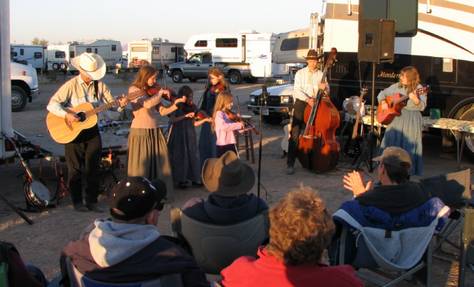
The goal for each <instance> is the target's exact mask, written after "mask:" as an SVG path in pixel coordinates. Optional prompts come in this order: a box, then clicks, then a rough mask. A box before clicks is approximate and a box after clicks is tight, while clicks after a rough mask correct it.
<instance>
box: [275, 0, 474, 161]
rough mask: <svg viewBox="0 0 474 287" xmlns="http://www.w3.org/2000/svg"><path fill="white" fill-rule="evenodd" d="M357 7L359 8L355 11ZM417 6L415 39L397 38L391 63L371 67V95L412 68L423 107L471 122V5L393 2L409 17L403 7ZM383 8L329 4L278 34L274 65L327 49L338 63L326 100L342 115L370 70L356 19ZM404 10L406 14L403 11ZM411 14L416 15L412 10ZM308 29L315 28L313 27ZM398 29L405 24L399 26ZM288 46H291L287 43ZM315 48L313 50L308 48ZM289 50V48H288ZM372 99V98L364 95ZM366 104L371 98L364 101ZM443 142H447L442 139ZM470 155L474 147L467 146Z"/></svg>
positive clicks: (342, 1) (341, 1)
mask: <svg viewBox="0 0 474 287" xmlns="http://www.w3.org/2000/svg"><path fill="white" fill-rule="evenodd" d="M359 2H360V5H359ZM413 2H414V4H415V6H416V4H418V5H417V7H418V8H417V9H418V10H417V11H418V13H414V14H415V15H416V16H417V19H415V21H416V22H415V23H417V28H416V30H415V33H416V35H414V36H412V37H398V36H397V37H396V38H395V42H394V47H395V48H394V51H395V55H394V61H393V63H380V64H377V65H376V66H375V95H377V94H378V92H379V91H380V90H381V89H383V88H385V87H387V86H389V85H390V84H391V83H393V82H396V81H397V80H398V72H399V71H400V69H401V68H402V67H404V66H408V65H413V66H416V67H417V68H418V70H419V72H420V75H421V81H422V82H423V83H425V84H428V85H430V93H429V95H428V106H427V108H426V109H425V112H426V113H429V111H430V109H439V110H441V113H442V116H443V117H450V118H457V119H464V120H473V119H474V20H473V19H474V4H473V2H472V1H471V0H456V1H447V0H436V1H422V0H418V2H417V1H416V0H415V1H408V0H406V1H400V2H398V1H392V2H391V3H400V6H399V7H396V8H401V9H405V10H404V12H408V10H407V8H406V5H407V4H413ZM374 3H380V5H385V4H386V1H375V2H374V1H367V0H359V1H356V0H350V1H349V0H328V1H326V3H325V4H324V9H323V14H322V15H321V16H318V17H314V16H313V18H316V20H315V21H313V20H314V19H312V21H311V26H310V27H308V28H306V29H303V30H301V31H300V32H299V33H297V32H296V31H294V32H290V33H285V34H280V35H278V37H280V39H279V41H277V44H276V45H275V49H274V54H273V55H274V60H275V62H279V63H287V62H292V63H293V62H304V58H303V56H304V55H306V52H307V51H308V48H309V47H315V48H316V49H317V50H318V51H320V52H324V53H325V54H327V53H328V52H329V51H330V50H331V48H332V47H336V48H337V50H338V54H337V59H338V61H337V63H336V65H335V66H334V67H333V68H332V70H331V72H330V75H329V80H330V84H331V98H332V100H333V102H334V104H336V106H337V107H338V108H339V109H341V108H342V103H343V101H344V99H345V98H348V97H350V96H352V95H357V94H358V93H359V87H360V84H361V83H363V84H368V85H369V86H370V84H371V79H372V68H371V67H372V64H371V63H368V62H360V61H359V60H358V41H359V34H358V27H359V23H358V19H359V11H362V10H363V9H366V8H367V7H366V6H364V5H370V4H372V8H373V7H375V8H379V7H377V5H375V6H374V5H373V4H374ZM404 7H405V8H404ZM414 11H416V10H414ZM313 23H314V24H315V25H314V27H313ZM399 24H405V23H403V21H399ZM289 41H290V42H292V44H291V45H288V43H290V42H289ZM311 43H314V45H315V46H311ZM288 46H290V47H291V49H290V47H288ZM369 94H371V92H369ZM368 100H370V97H369V99H368ZM444 139H446V138H444ZM467 146H468V147H469V149H470V151H471V152H474V142H473V141H472V140H467Z"/></svg>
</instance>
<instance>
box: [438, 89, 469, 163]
mask: <svg viewBox="0 0 474 287" xmlns="http://www.w3.org/2000/svg"><path fill="white" fill-rule="evenodd" d="M448 117H449V118H453V119H457V120H463V121H474V97H472V98H467V99H465V100H463V101H461V102H459V103H458V104H457V105H455V106H454V107H453V108H452V109H451V111H450V112H449V114H448ZM445 137H447V140H448V141H452V142H454V138H453V136H452V134H451V133H443V142H445V141H446V138H445ZM454 144H455V142H454ZM465 145H466V146H465V149H464V152H465V153H464V154H466V155H467V156H468V158H469V159H470V160H471V161H474V135H472V134H468V135H466V138H465Z"/></svg>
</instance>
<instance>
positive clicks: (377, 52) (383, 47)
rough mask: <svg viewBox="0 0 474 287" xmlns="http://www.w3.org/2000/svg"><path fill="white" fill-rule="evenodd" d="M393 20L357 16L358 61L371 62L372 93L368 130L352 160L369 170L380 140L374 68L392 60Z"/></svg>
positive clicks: (393, 45)
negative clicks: (359, 152) (376, 113)
mask: <svg viewBox="0 0 474 287" xmlns="http://www.w3.org/2000/svg"><path fill="white" fill-rule="evenodd" d="M394 49H395V21H394V20H388V19H361V18H359V45H358V53H357V57H358V60H359V63H360V62H371V63H372V93H371V100H370V105H371V109H370V131H369V132H368V133H365V138H364V144H363V145H362V151H361V154H360V155H359V157H358V158H357V160H356V161H355V162H354V165H355V167H356V169H358V168H359V167H360V165H361V163H363V162H365V163H366V164H367V167H368V169H369V172H372V171H373V165H372V158H373V157H374V151H375V149H376V148H377V146H378V143H379V142H380V135H378V134H377V132H376V130H375V128H374V122H375V121H374V120H375V68H376V64H380V63H385V62H390V63H393V61H394Z"/></svg>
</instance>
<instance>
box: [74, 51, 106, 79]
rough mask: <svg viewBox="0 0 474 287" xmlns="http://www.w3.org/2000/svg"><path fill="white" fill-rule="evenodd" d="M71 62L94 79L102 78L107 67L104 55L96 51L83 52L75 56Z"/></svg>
mask: <svg viewBox="0 0 474 287" xmlns="http://www.w3.org/2000/svg"><path fill="white" fill-rule="evenodd" d="M71 64H72V65H73V66H74V67H75V68H76V69H78V70H79V71H81V72H83V73H85V74H87V75H88V76H89V77H90V78H91V79H92V80H94V81H97V80H100V79H102V78H103V77H104V75H105V72H106V69H107V68H106V66H105V62H104V60H102V57H101V56H99V55H97V54H95V53H82V54H81V55H79V56H77V57H75V58H73V59H72V61H71Z"/></svg>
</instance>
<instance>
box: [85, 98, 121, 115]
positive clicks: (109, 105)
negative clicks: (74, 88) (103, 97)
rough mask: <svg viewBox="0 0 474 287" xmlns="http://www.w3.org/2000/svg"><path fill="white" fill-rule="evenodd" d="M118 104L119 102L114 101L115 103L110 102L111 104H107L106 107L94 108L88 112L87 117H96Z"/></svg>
mask: <svg viewBox="0 0 474 287" xmlns="http://www.w3.org/2000/svg"><path fill="white" fill-rule="evenodd" d="M116 104H117V100H115V101H113V102H110V103H107V104H105V105H101V106H98V107H97V108H94V109H92V110H90V111H87V112H86V116H87V117H89V116H92V115H96V114H98V113H101V112H103V111H105V110H108V109H110V108H112V107H113V106H115V105H116Z"/></svg>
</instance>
